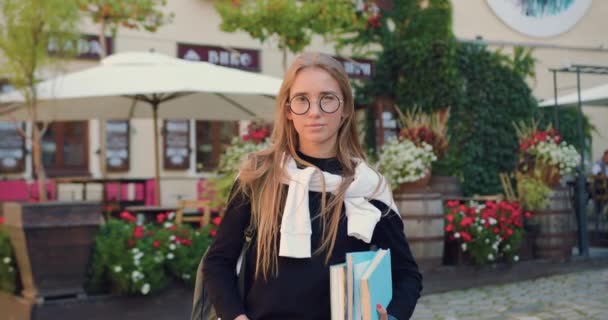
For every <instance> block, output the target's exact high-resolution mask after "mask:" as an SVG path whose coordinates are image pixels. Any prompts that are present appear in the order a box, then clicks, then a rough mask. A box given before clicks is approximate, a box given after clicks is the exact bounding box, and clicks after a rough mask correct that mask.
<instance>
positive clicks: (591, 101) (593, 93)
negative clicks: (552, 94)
mask: <svg viewBox="0 0 608 320" xmlns="http://www.w3.org/2000/svg"><path fill="white" fill-rule="evenodd" d="M581 103H582V104H583V105H585V106H608V83H606V84H603V85H599V86H596V87H593V88H589V89H585V90H581ZM557 104H558V105H559V106H576V105H578V93H577V92H574V93H571V94H568V95H564V96H561V97H557ZM554 105H555V99H549V100H545V101H543V102H541V103H540V104H539V106H541V107H553V106H554Z"/></svg>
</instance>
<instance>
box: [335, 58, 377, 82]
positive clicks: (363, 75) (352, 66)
mask: <svg viewBox="0 0 608 320" xmlns="http://www.w3.org/2000/svg"><path fill="white" fill-rule="evenodd" d="M334 58H335V59H336V60H338V61H340V62H341V63H342V65H343V66H344V69H345V70H346V74H348V76H349V77H350V78H353V79H370V78H371V77H372V75H373V74H374V61H372V60H367V59H354V58H349V59H346V58H341V57H334Z"/></svg>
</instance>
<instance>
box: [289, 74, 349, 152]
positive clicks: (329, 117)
mask: <svg viewBox="0 0 608 320" xmlns="http://www.w3.org/2000/svg"><path fill="white" fill-rule="evenodd" d="M289 93H290V95H289V103H288V108H289V109H288V110H287V119H289V120H291V121H293V126H294V127H295V129H296V131H297V132H298V140H299V143H300V151H302V152H303V153H305V154H308V155H311V156H315V155H324V156H335V152H336V151H335V150H336V148H335V146H336V139H337V137H338V129H339V128H340V124H341V120H342V117H343V113H344V96H343V95H342V91H341V90H340V86H339V85H338V82H337V81H336V79H334V78H333V77H332V76H331V75H330V74H329V73H328V72H327V71H325V70H323V69H321V68H316V67H311V68H305V69H302V70H300V71H299V72H298V74H297V75H296V77H295V79H294V82H293V85H292V86H291V89H290V91H289ZM307 100H308V101H309V102H310V103H308V101H307ZM321 104H322V105H323V107H321ZM307 105H310V107H309V108H308V111H306V106H307Z"/></svg>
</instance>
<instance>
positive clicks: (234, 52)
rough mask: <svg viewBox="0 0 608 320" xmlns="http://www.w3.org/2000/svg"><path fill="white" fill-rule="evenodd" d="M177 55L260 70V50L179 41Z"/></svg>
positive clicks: (238, 67)
mask: <svg viewBox="0 0 608 320" xmlns="http://www.w3.org/2000/svg"><path fill="white" fill-rule="evenodd" d="M177 57H178V58H180V59H186V60H191V61H205V62H211V63H213V64H217V65H220V66H224V67H230V68H235V69H241V70H247V71H255V72H260V51H259V50H253V49H239V48H222V47H215V46H201V45H194V44H185V43H178V44H177Z"/></svg>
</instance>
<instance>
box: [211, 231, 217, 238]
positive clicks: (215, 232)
mask: <svg viewBox="0 0 608 320" xmlns="http://www.w3.org/2000/svg"><path fill="white" fill-rule="evenodd" d="M216 234H217V231H216V230H215V229H211V230H209V235H210V236H212V237H215V235H216Z"/></svg>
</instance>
